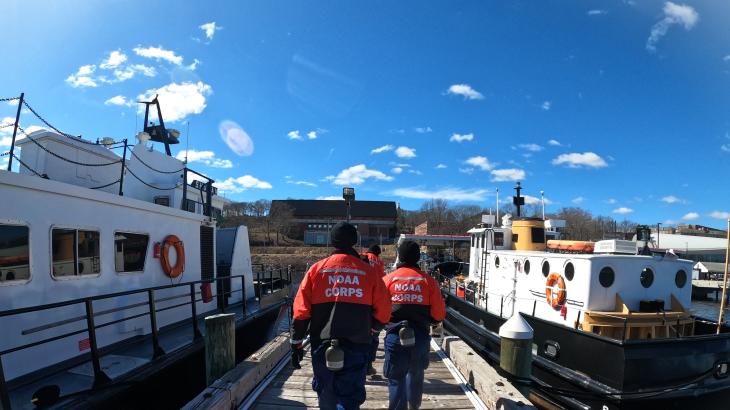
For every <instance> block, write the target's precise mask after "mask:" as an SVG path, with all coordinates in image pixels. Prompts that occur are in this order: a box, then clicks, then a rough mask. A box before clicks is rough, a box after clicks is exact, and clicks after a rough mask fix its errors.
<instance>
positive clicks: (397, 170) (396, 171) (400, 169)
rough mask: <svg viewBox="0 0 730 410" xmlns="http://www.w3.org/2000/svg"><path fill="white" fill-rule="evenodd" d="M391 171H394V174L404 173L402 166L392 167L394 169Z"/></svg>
mask: <svg viewBox="0 0 730 410" xmlns="http://www.w3.org/2000/svg"><path fill="white" fill-rule="evenodd" d="M390 172H392V173H394V174H396V175H397V174H402V173H403V168H401V167H395V168H392V169H391V170H390Z"/></svg>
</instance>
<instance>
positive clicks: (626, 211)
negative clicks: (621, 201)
mask: <svg viewBox="0 0 730 410" xmlns="http://www.w3.org/2000/svg"><path fill="white" fill-rule="evenodd" d="M632 212H634V210H633V209H631V208H627V207H625V206H622V207H620V208H616V209H614V210H613V213H615V214H620V215H626V214H630V213H632Z"/></svg>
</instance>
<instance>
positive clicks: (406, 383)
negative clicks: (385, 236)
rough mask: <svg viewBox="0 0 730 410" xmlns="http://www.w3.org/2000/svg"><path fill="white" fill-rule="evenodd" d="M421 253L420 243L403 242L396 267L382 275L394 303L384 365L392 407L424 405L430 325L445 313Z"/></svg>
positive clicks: (387, 332) (392, 409) (436, 286)
mask: <svg viewBox="0 0 730 410" xmlns="http://www.w3.org/2000/svg"><path fill="white" fill-rule="evenodd" d="M420 256H421V249H420V247H419V246H418V244H417V243H415V242H413V241H404V242H402V243H401V244H400V245H399V246H398V260H399V263H398V265H397V269H396V270H395V271H393V272H391V273H390V274H388V275H386V276H385V277H384V278H383V281H384V282H385V285H386V286H387V288H388V293H389V294H390V300H391V302H392V303H393V313H392V314H391V316H390V322H389V323H388V324H387V325H386V327H385V329H386V334H385V363H384V365H383V374H384V375H385V377H387V378H388V399H389V400H388V401H389V407H388V408H389V409H391V410H401V409H406V408H407V409H418V408H419V407H420V406H421V398H422V396H423V372H424V370H426V368H427V367H428V352H429V344H430V342H431V336H430V335H429V328H430V326H431V325H432V324H436V323H438V322H441V321H442V320H444V318H445V317H446V306H445V304H444V299H443V297H442V296H441V290H440V288H439V285H438V283H437V282H436V280H435V279H434V278H432V277H431V276H429V275H427V274H426V273H424V272H423V271H421V270H420V269H419V268H418V261H419V259H420ZM409 332H410V333H409ZM409 335H410V336H409Z"/></svg>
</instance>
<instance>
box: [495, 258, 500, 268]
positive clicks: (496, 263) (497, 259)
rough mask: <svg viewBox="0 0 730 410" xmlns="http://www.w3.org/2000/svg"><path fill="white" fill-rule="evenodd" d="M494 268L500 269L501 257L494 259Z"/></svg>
mask: <svg viewBox="0 0 730 410" xmlns="http://www.w3.org/2000/svg"><path fill="white" fill-rule="evenodd" d="M494 267H495V268H498V267H499V256H495V257H494Z"/></svg>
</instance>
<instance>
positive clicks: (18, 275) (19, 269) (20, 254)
mask: <svg viewBox="0 0 730 410" xmlns="http://www.w3.org/2000/svg"><path fill="white" fill-rule="evenodd" d="M29 237H30V230H29V229H28V227H27V226H21V225H0V283H5V282H11V281H15V280H27V279H28V278H30V252H29V248H28V244H29V243H30V241H29V240H28V238H29Z"/></svg>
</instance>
